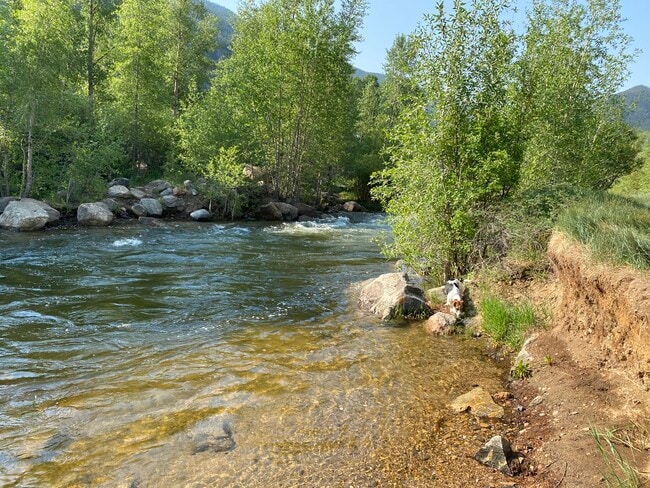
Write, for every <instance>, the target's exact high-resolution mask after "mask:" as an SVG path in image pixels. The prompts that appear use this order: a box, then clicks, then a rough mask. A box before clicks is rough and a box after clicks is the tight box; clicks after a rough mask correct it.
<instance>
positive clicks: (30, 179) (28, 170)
mask: <svg viewBox="0 0 650 488" xmlns="http://www.w3.org/2000/svg"><path fill="white" fill-rule="evenodd" d="M34 112H35V108H34V107H33V106H32V109H31V111H30V113H29V129H28V131H27V160H26V162H25V169H24V173H23V180H24V181H25V186H24V188H23V193H22V195H21V196H22V197H23V198H27V197H28V196H29V194H30V193H31V191H32V185H33V183H34V165H33V159H34Z"/></svg>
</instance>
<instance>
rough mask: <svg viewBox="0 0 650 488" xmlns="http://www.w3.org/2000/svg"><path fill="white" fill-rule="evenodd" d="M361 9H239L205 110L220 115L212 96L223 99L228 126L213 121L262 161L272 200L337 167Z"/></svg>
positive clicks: (318, 2)
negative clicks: (232, 129) (228, 49)
mask: <svg viewBox="0 0 650 488" xmlns="http://www.w3.org/2000/svg"><path fill="white" fill-rule="evenodd" d="M363 10H364V2H363V1H362V0H346V1H344V2H343V5H342V9H341V11H340V12H338V13H337V12H335V10H334V2H333V1H332V0H270V1H269V2H267V3H265V4H263V5H261V6H257V5H256V4H255V2H253V1H248V2H245V3H243V4H242V5H241V7H240V11H239V19H238V21H237V23H236V27H235V37H234V39H233V44H232V52H233V54H232V57H230V58H229V59H227V60H224V61H223V62H222V63H220V65H219V67H218V71H217V80H216V81H215V86H216V87H219V90H217V89H212V90H211V91H210V93H209V94H208V97H207V100H206V104H207V106H209V107H212V109H213V110H214V113H219V114H223V113H224V112H225V111H226V110H224V108H223V105H222V104H221V103H220V102H219V101H215V100H214V97H217V98H220V99H223V100H227V102H228V110H227V111H228V112H229V113H230V115H229V116H228V115H227V116H226V119H227V118H230V119H231V121H230V122H228V121H227V120H224V119H220V120H219V123H224V124H226V125H227V126H229V127H233V126H236V127H238V140H239V141H240V143H238V144H235V145H237V146H239V147H240V149H241V154H242V157H243V158H246V159H248V160H249V161H250V162H252V163H258V164H259V162H263V164H264V165H265V166H266V169H267V174H268V176H269V179H270V184H271V187H272V191H273V192H274V193H275V194H276V195H277V196H281V197H285V198H298V197H300V195H301V193H302V192H303V191H304V190H305V188H307V187H311V188H312V191H313V189H314V188H317V187H318V186H319V185H321V184H323V182H324V181H327V180H328V179H331V176H332V173H333V172H335V171H336V170H337V167H338V166H339V164H340V161H341V156H342V154H343V152H344V149H345V144H346V133H345V130H346V128H347V127H348V126H347V121H348V118H347V116H346V110H347V109H348V108H349V101H350V99H351V97H350V90H351V75H352V67H351V66H350V64H349V59H350V56H351V55H352V53H353V48H352V44H353V42H354V41H355V40H356V39H357V37H358V28H359V26H360V22H361V18H362V15H363ZM189 118H191V117H189ZM200 120H201V117H200V116H199V117H195V118H194V121H195V122H196V126H197V128H198V127H201V128H202V129H201V130H203V134H207V133H208V132H211V133H212V134H214V135H216V132H215V131H210V130H209V129H208V130H204V129H205V128H206V127H207V125H208V124H206V123H204V122H203V123H202V122H200ZM213 123H214V122H213ZM217 132H218V131H217ZM188 135H189V134H188ZM189 137H192V136H191V135H189ZM229 143H232V141H228V140H212V141H210V143H209V146H210V147H212V148H213V150H212V151H213V154H214V153H215V151H216V150H217V149H218V148H219V147H220V146H225V145H226V144H229ZM183 144H184V147H187V144H185V143H183ZM183 157H184V159H185V160H187V159H188V155H187V154H185V155H184V156H183Z"/></svg>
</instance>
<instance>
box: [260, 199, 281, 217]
mask: <svg viewBox="0 0 650 488" xmlns="http://www.w3.org/2000/svg"><path fill="white" fill-rule="evenodd" d="M255 215H256V216H257V218H258V219H261V220H269V221H276V220H283V218H282V211H281V210H280V209H279V208H278V207H277V206H276V205H275V203H274V202H271V203H267V204H266V205H261V206H259V207H258V208H257V210H256V211H255Z"/></svg>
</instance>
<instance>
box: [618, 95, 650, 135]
mask: <svg viewBox="0 0 650 488" xmlns="http://www.w3.org/2000/svg"><path fill="white" fill-rule="evenodd" d="M619 96H621V97H623V98H624V99H625V107H626V109H627V110H626V113H625V120H626V121H627V123H628V124H630V125H631V126H632V127H636V128H637V129H641V130H645V131H650V88H648V87H647V86H645V85H638V86H635V87H633V88H630V89H629V90H625V91H624V92H621V93H619Z"/></svg>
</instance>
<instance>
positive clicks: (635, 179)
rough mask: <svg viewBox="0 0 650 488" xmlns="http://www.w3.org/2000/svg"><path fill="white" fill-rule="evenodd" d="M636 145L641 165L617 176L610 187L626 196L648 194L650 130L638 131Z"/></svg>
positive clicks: (649, 179)
mask: <svg viewBox="0 0 650 488" xmlns="http://www.w3.org/2000/svg"><path fill="white" fill-rule="evenodd" d="M638 145H639V147H640V152H639V159H640V160H641V161H642V162H643V165H642V166H641V167H640V168H638V169H636V170H634V171H632V172H631V173H630V174H629V175H625V176H622V177H621V178H619V179H618V180H617V181H616V183H615V184H614V186H613V187H612V192H614V193H617V194H619V195H622V196H628V197H629V196H634V195H639V196H641V197H642V196H643V195H644V194H645V195H650V132H640V133H639V139H638Z"/></svg>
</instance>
